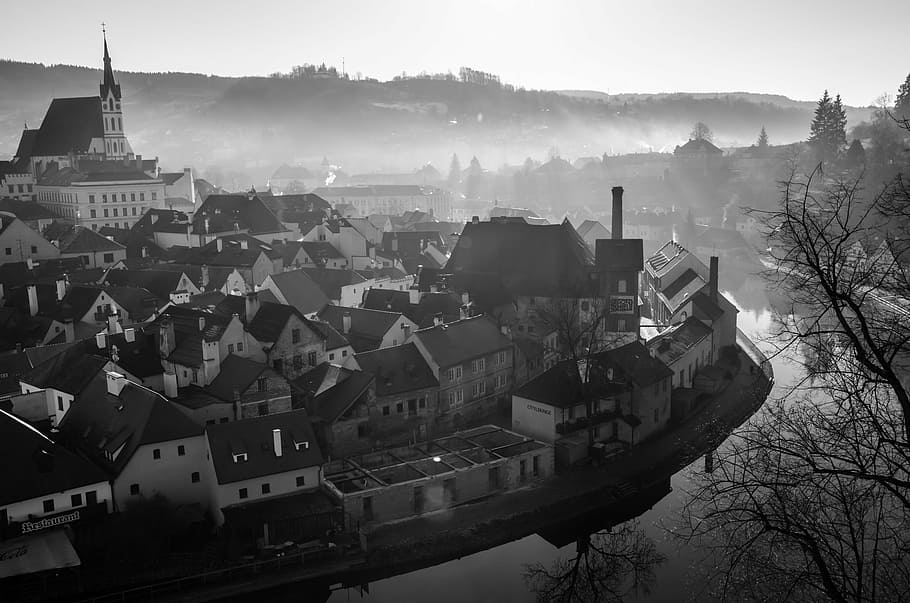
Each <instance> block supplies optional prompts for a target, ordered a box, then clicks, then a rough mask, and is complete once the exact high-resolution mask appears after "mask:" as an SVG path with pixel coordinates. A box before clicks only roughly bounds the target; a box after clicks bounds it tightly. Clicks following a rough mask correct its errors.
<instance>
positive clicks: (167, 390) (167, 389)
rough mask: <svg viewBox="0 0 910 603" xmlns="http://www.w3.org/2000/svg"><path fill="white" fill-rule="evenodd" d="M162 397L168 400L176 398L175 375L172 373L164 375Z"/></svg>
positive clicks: (166, 372) (168, 372) (167, 372)
mask: <svg viewBox="0 0 910 603" xmlns="http://www.w3.org/2000/svg"><path fill="white" fill-rule="evenodd" d="M164 395H165V396H166V397H168V398H176V397H177V373H175V372H173V371H165V373H164Z"/></svg>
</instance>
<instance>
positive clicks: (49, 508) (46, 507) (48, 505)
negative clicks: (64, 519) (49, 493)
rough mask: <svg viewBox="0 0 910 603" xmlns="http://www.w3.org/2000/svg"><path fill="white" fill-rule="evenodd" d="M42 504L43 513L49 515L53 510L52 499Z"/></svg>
mask: <svg viewBox="0 0 910 603" xmlns="http://www.w3.org/2000/svg"><path fill="white" fill-rule="evenodd" d="M43 504H44V512H45V513H51V512H53V510H54V499H53V498H49V499H47V500H46V501H44V503H43Z"/></svg>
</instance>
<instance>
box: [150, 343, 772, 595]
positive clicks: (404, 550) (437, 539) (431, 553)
mask: <svg viewBox="0 0 910 603" xmlns="http://www.w3.org/2000/svg"><path fill="white" fill-rule="evenodd" d="M743 349H744V350H746V351H743V352H740V361H741V362H740V367H739V370H738V371H737V373H736V374H735V375H734V377H733V380H732V382H731V383H730V385H729V386H728V387H727V388H726V389H725V390H724V391H723V392H720V393H718V394H716V395H715V396H713V397H712V398H711V399H709V400H707V401H706V402H705V403H704V404H703V405H702V406H701V407H700V408H699V409H698V410H696V411H695V413H693V415H692V416H690V417H689V418H688V419H686V420H685V421H684V422H681V423H678V424H676V425H674V426H673V427H672V428H670V429H669V430H668V431H667V432H665V433H662V434H659V435H656V436H654V437H653V438H651V439H650V440H648V441H647V442H645V443H643V444H641V445H639V446H637V447H636V448H635V449H633V450H632V451H630V452H629V453H627V454H625V455H622V456H621V457H618V458H615V459H613V460H611V461H609V462H607V463H603V464H601V465H600V466H593V465H588V466H581V467H576V468H573V469H572V470H570V471H567V472H565V473H562V474H559V475H557V476H555V477H554V478H552V479H550V480H547V481H546V482H544V483H542V484H540V485H537V486H533V487H527V488H524V489H521V490H516V491H512V492H508V493H504V494H500V495H497V496H493V497H490V498H487V499H485V500H481V501H476V502H473V503H468V504H464V505H460V506H457V507H453V508H450V509H447V510H445V511H440V512H436V513H431V514H426V515H423V516H421V517H417V518H412V519H407V520H401V521H397V522H393V523H388V524H383V525H379V526H375V527H374V528H372V529H370V530H367V531H366V532H365V535H364V536H365V542H366V547H367V556H366V558H365V559H363V560H362V561H360V562H355V563H338V564H336V565H335V566H334V567H332V568H331V569H330V570H329V571H326V569H328V568H320V567H318V566H313V567H309V568H307V567H300V566H298V567H296V568H288V569H287V570H283V571H281V572H276V573H271V574H261V575H258V576H249V577H247V579H245V580H244V581H243V582H240V583H232V584H223V585H220V586H218V587H209V588H204V589H202V588H201V589H193V590H188V591H184V592H181V593H173V594H171V595H165V596H161V597H159V598H158V599H157V600H162V601H173V602H175V603H176V602H178V601H180V602H184V601H187V602H188V601H215V600H219V599H225V598H237V597H243V596H244V595H251V594H252V593H259V594H260V595H262V594H264V593H265V592H267V591H269V590H274V589H281V588H285V587H286V586H287V585H289V584H294V583H302V582H307V583H309V584H319V585H320V590H321V589H323V588H325V589H327V588H328V585H329V584H332V583H339V582H340V583H343V584H346V585H357V584H363V583H366V582H371V581H376V580H379V579H382V578H386V577H389V576H392V575H398V574H402V573H407V572H411V571H414V570H417V569H421V568H424V567H429V566H432V565H436V564H438V563H443V562H446V561H449V560H451V559H455V558H459V557H463V556H467V555H471V554H473V553H477V552H479V551H483V550H486V549H489V548H493V547H496V546H500V545H502V544H506V543H508V542H511V541H513V540H517V539H519V538H523V537H525V536H528V535H531V534H534V533H536V532H538V531H541V530H545V529H547V528H548V527H551V526H554V525H556V524H558V523H563V522H565V521H569V520H572V519H574V518H578V517H583V516H585V515H589V514H591V513H593V512H595V511H596V512H598V513H601V514H603V515H605V516H610V515H611V511H612V512H615V513H616V514H619V515H621V510H622V508H623V505H627V504H628V503H629V501H630V500H633V499H635V498H636V497H637V496H638V495H639V493H641V492H642V491H643V490H646V489H648V488H650V487H652V486H653V485H654V484H655V483H657V482H660V481H661V480H664V479H668V478H669V476H670V475H672V474H674V473H676V472H677V471H679V470H681V469H682V468H684V467H686V466H687V465H689V464H690V463H691V462H692V461H694V460H695V459H696V458H698V457H700V456H702V455H704V454H706V453H708V452H710V451H712V450H713V449H714V448H715V447H716V446H717V445H719V444H720V443H721V442H722V441H723V440H724V439H725V438H726V436H727V435H728V434H729V433H730V432H731V431H732V430H733V429H735V428H736V427H738V426H739V425H741V424H742V423H743V422H745V421H746V420H747V419H748V418H749V417H750V416H751V415H752V414H753V413H754V412H755V411H756V410H757V409H758V408H759V407H760V406H761V405H762V403H763V402H764V401H765V399H766V398H767V395H768V394H769V393H770V389H771V385H772V383H773V377H772V375H771V374H770V372H768V373H766V372H765V371H766V370H767V365H766V364H765V363H763V362H762V360H763V359H762V358H761V356H760V352H758V351H757V350H756V349H755V348H754V346H752V347H749V346H748V345H744V346H743ZM747 352H748V353H747ZM763 369H764V370H763Z"/></svg>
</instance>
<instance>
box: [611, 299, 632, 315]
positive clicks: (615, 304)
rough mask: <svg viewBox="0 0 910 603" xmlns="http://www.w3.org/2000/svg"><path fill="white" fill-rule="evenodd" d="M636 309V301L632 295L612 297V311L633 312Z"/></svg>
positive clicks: (619, 312)
mask: <svg viewBox="0 0 910 603" xmlns="http://www.w3.org/2000/svg"><path fill="white" fill-rule="evenodd" d="M634 311H635V303H634V302H633V301H632V298H631V297H611V298H610V312H611V313H618V314H631V313H632V312H634Z"/></svg>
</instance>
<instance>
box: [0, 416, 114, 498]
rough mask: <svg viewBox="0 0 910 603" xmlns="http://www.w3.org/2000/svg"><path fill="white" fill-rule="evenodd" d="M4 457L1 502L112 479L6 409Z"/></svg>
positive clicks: (0, 452) (0, 422) (1, 431)
mask: <svg viewBox="0 0 910 603" xmlns="http://www.w3.org/2000/svg"><path fill="white" fill-rule="evenodd" d="M0 458H2V459H3V480H2V482H0V506H7V505H9V504H11V503H15V502H21V501H26V500H31V499H35V498H38V497H43V496H46V495H50V494H57V493H60V492H64V491H66V490H71V489H73V488H79V487H81V486H89V485H92V484H97V483H99V482H107V481H108V476H107V475H106V474H105V473H104V472H103V471H101V469H99V468H98V467H96V466H95V465H94V464H92V463H91V462H90V461H88V460H86V459H84V458H82V457H81V456H79V455H77V454H75V453H73V452H70V451H69V450H67V449H66V448H64V447H63V446H60V445H58V444H55V443H54V442H53V441H51V439H50V438H48V437H47V436H45V435H44V434H42V433H41V432H39V431H38V430H37V429H35V428H34V427H32V426H31V425H29V424H28V423H26V422H25V421H23V420H21V419H19V418H18V417H15V416H13V415H11V414H7V413H5V412H3V411H2V410H0Z"/></svg>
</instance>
